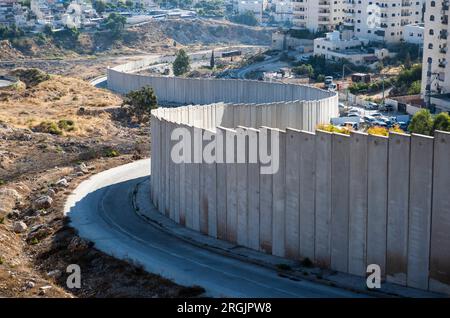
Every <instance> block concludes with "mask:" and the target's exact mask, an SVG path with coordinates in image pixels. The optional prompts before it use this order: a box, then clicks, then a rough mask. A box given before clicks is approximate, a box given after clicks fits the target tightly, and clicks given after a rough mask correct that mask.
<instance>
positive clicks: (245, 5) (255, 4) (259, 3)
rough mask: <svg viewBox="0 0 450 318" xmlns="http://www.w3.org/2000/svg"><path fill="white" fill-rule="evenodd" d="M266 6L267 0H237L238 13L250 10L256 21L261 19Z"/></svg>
mask: <svg viewBox="0 0 450 318" xmlns="http://www.w3.org/2000/svg"><path fill="white" fill-rule="evenodd" d="M267 6H268V1H267V0H239V2H238V3H237V8H238V12H239V13H245V12H247V11H251V12H253V13H254V14H255V17H256V19H257V20H258V21H260V22H261V21H262V16H263V12H264V10H265V9H266V8H267Z"/></svg>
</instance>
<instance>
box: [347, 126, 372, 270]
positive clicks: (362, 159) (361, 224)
mask: <svg viewBox="0 0 450 318" xmlns="http://www.w3.org/2000/svg"><path fill="white" fill-rule="evenodd" d="M367 148H368V143H367V135H365V134H360V133H354V134H352V136H351V139H350V151H349V154H350V158H349V165H350V171H349V233H348V235H349V236H348V242H349V248H348V271H349V273H351V274H354V275H359V276H365V273H366V251H367V246H366V236H367V197H368V193H367V184H368V181H367V169H368V166H367V153H368V149H367Z"/></svg>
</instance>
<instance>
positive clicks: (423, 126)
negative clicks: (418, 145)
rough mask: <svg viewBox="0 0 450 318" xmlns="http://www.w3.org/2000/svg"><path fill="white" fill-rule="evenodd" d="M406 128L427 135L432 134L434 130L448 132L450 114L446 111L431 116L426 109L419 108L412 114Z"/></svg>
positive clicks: (449, 128)
mask: <svg viewBox="0 0 450 318" xmlns="http://www.w3.org/2000/svg"><path fill="white" fill-rule="evenodd" d="M408 130H409V132H411V133H416V134H421V135H427V136H433V134H434V131H435V130H441V131H449V132H450V116H449V114H448V113H440V114H438V115H435V116H433V115H432V114H431V113H430V111H429V110H428V109H421V110H419V111H418V112H417V113H415V114H414V116H413V118H412V119H411V123H410V124H409V126H408Z"/></svg>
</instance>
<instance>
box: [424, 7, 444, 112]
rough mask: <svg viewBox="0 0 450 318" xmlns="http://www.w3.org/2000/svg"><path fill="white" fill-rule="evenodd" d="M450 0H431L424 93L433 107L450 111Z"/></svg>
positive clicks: (425, 49) (425, 38)
mask: <svg viewBox="0 0 450 318" xmlns="http://www.w3.org/2000/svg"><path fill="white" fill-rule="evenodd" d="M449 6H450V1H449V0H436V1H434V0H427V5H426V11H425V31H424V50H423V51H424V54H423V73H422V95H423V97H424V99H425V101H426V102H427V104H428V105H429V106H434V107H436V108H437V110H438V111H450V67H449V64H448V61H450V52H449V49H448V47H449V46H450V42H449V41H450V39H449V36H448V34H449V31H450V28H449V19H448V17H449V12H450V10H449Z"/></svg>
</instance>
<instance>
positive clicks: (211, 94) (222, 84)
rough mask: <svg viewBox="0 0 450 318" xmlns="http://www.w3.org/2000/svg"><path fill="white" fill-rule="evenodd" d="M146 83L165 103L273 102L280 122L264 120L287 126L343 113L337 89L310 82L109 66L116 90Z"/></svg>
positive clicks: (310, 124) (110, 84)
mask: <svg viewBox="0 0 450 318" xmlns="http://www.w3.org/2000/svg"><path fill="white" fill-rule="evenodd" d="M143 86H150V87H152V88H153V89H154V90H155V93H156V96H157V97H158V100H159V101H160V102H162V103H163V104H172V105H209V104H213V103H218V102H223V103H227V104H233V105H243V104H250V103H253V105H256V104H260V106H264V105H262V104H266V105H267V106H268V107H269V106H271V107H270V108H271V110H270V111H271V112H273V113H274V114H275V115H276V114H277V113H279V116H278V117H279V119H278V124H276V125H275V126H272V124H270V123H269V122H268V120H266V121H261V122H260V123H261V124H267V125H270V126H272V127H278V128H283V129H284V128H286V127H287V126H288V120H289V119H291V120H290V122H292V125H293V126H291V127H293V128H299V129H306V130H311V131H312V130H313V129H314V128H315V126H316V125H317V124H321V123H328V122H329V121H330V119H331V118H332V117H336V116H337V115H338V113H339V110H338V97H337V95H336V93H332V92H328V91H324V90H321V89H317V88H312V87H309V86H302V85H292V84H281V83H268V82H260V81H245V80H222V79H191V78H177V77H154V76H144V75H138V74H132V73H126V72H122V71H117V70H115V69H109V70H108V87H109V88H110V89H111V90H113V91H116V92H119V93H127V92H129V91H131V90H136V89H139V88H141V87H143ZM276 109H277V110H276ZM287 109H289V110H287ZM281 112H283V114H281ZM282 118H284V119H282ZM294 119H295V120H294ZM297 119H299V120H297ZM257 127H259V126H257Z"/></svg>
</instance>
